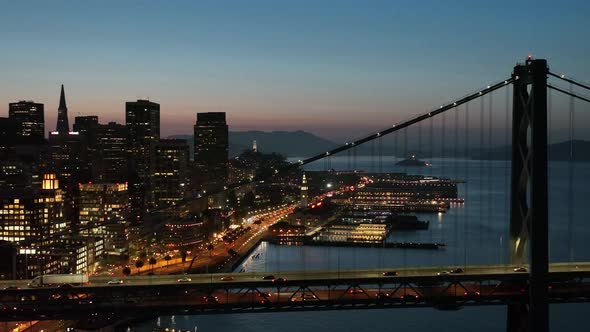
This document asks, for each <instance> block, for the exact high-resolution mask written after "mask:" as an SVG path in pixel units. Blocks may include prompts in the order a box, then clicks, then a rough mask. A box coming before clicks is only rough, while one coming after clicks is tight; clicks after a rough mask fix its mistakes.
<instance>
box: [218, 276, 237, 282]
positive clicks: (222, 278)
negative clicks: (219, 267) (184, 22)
mask: <svg viewBox="0 0 590 332" xmlns="http://www.w3.org/2000/svg"><path fill="white" fill-rule="evenodd" d="M234 279H235V278H234V277H232V276H225V277H221V279H220V280H221V281H232V280H234Z"/></svg>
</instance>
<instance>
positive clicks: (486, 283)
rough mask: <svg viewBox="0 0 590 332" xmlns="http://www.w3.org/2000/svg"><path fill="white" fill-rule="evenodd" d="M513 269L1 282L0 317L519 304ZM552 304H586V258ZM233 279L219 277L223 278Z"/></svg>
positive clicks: (554, 289) (556, 281) (565, 275)
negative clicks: (38, 284) (67, 283)
mask: <svg viewBox="0 0 590 332" xmlns="http://www.w3.org/2000/svg"><path fill="white" fill-rule="evenodd" d="M515 267H516V266H510V265H481V266H467V267H462V269H463V270H464V272H462V273H449V274H445V273H443V274H441V275H438V273H439V272H442V271H450V270H451V269H452V267H419V268H399V269H395V271H396V272H397V275H396V276H384V275H383V272H387V271H392V270H390V269H370V270H346V271H294V272H282V273H280V274H279V273H273V275H274V276H275V277H277V278H278V277H281V278H286V281H284V282H277V281H275V282H273V281H270V280H263V279H262V278H263V277H264V276H266V275H270V274H271V273H260V272H257V273H227V274H197V275H189V276H186V277H189V278H190V279H191V281H190V282H178V279H181V278H184V277H185V276H183V275H162V276H135V277H127V278H122V279H123V280H124V283H123V284H121V285H108V284H107V282H108V281H109V280H111V278H108V277H91V278H90V282H89V284H87V285H83V286H75V287H72V288H66V287H59V288H51V287H48V288H26V283H27V281H1V282H0V287H9V286H13V287H14V286H16V287H23V288H19V289H12V288H13V287H11V289H4V290H2V291H0V320H4V321H6V320H30V319H37V320H43V319H68V318H69V319H72V318H77V317H79V316H81V315H116V313H121V312H125V314H126V315H145V314H146V313H149V312H153V313H157V314H159V315H164V314H178V313H232V312H252V311H253V312H266V311H299V310H327V309H363V308H388V307H392V308H395V307H408V306H414V307H426V306H429V307H436V308H439V309H458V308H460V307H462V306H465V305H493V304H507V303H525V302H526V299H527V296H528V294H527V293H528V290H527V288H528V286H527V283H528V281H527V279H528V274H527V273H526V272H515V271H514V268H515ZM550 271H551V273H550V286H549V287H550V289H549V294H550V301H552V302H586V301H590V262H579V263H553V264H551V265H550ZM227 277H231V278H233V279H232V280H225V281H224V280H222V279H221V278H224V279H228V278H227Z"/></svg>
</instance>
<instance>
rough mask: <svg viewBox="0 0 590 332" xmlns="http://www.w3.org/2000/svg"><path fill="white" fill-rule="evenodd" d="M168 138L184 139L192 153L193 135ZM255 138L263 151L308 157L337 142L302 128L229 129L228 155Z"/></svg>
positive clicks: (233, 154) (329, 147)
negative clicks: (278, 129) (269, 130)
mask: <svg viewBox="0 0 590 332" xmlns="http://www.w3.org/2000/svg"><path fill="white" fill-rule="evenodd" d="M169 137H170V138H176V139H186V140H187V141H188V143H189V146H190V151H191V157H192V155H193V152H192V151H193V143H194V142H193V135H172V136H169ZM254 140H256V144H257V146H258V151H260V152H263V153H271V152H276V153H280V154H282V155H285V156H287V157H301V156H302V157H308V156H312V155H314V154H317V153H319V152H322V151H327V150H330V149H333V148H335V147H337V146H338V144H336V143H334V142H332V141H329V140H327V139H324V138H321V137H318V136H316V135H314V134H312V133H308V132H305V131H302V130H298V131H272V132H266V131H230V132H229V155H230V157H234V156H237V155H238V154H240V153H241V152H242V151H244V150H246V149H251V148H252V141H254Z"/></svg>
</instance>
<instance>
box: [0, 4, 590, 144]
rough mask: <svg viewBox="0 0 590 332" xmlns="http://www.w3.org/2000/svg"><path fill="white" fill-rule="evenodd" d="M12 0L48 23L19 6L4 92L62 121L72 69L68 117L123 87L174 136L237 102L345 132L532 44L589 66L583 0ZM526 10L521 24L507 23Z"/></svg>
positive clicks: (492, 68) (266, 119)
mask: <svg viewBox="0 0 590 332" xmlns="http://www.w3.org/2000/svg"><path fill="white" fill-rule="evenodd" d="M90 6H91V5H90ZM9 7H10V8H7V10H6V11H5V12H6V13H9V12H26V13H27V15H28V17H29V19H30V20H31V22H35V23H36V24H29V25H23V24H19V23H18V22H16V21H15V20H16V19H18V15H16V16H14V17H13V16H9V17H6V18H5V19H4V20H3V23H0V24H1V25H6V27H5V28H3V29H1V31H3V32H0V36H2V37H3V40H5V41H6V45H10V47H9V48H8V47H7V50H6V52H3V53H2V54H1V55H0V60H2V61H1V62H0V63H2V64H1V65H0V70H2V72H3V73H4V77H5V80H4V81H3V83H1V85H0V102H2V103H4V105H7V104H8V103H10V102H15V101H18V100H31V99H32V100H34V101H36V102H38V103H43V104H45V105H46V112H45V113H46V119H45V121H46V123H47V124H50V125H49V126H48V129H50V130H52V129H53V128H52V124H53V123H55V121H56V119H55V117H56V116H57V106H58V99H57V98H58V96H57V93H56V91H57V90H58V89H59V85H60V84H62V83H63V84H64V85H65V87H66V90H68V93H67V94H68V104H69V112H70V117H74V116H79V115H99V116H100V117H101V119H102V121H103V122H109V121H116V122H119V123H122V122H123V119H124V105H123V104H124V102H125V101H129V100H136V99H145V98H148V97H149V99H150V100H152V101H155V102H157V103H159V104H161V105H162V129H163V132H162V136H163V137H165V136H168V135H171V134H186V133H190V132H191V125H190V124H189V123H193V122H194V120H195V114H196V113H197V112H226V113H227V114H228V124H229V125H230V126H231V127H232V128H234V129H235V130H249V129H252V130H267V131H268V130H298V129H303V130H307V131H310V132H313V133H319V132H322V133H323V135H322V136H325V137H326V138H331V139H337V140H341V139H342V138H344V137H355V136H357V135H358V134H362V133H364V132H366V129H365V128H374V129H379V128H381V127H382V124H383V123H393V122H396V121H400V120H402V119H405V118H407V117H409V116H410V115H414V114H419V113H422V112H425V111H428V110H430V109H432V108H433V107H436V105H438V104H440V103H442V102H446V101H447V100H446V97H445V96H449V95H450V96H457V95H462V94H464V93H466V92H469V91H470V90H472V89H473V87H474V86H477V85H479V84H481V82H482V81H483V82H492V81H496V80H500V79H503V78H505V77H499V76H498V73H503V72H506V76H507V75H508V74H509V72H507V70H506V68H511V67H512V66H513V65H514V63H515V62H516V61H522V60H523V59H524V57H525V56H526V55H527V54H532V55H533V56H535V57H542V58H549V59H551V64H550V65H551V66H552V68H554V69H555V70H556V71H559V72H562V71H563V72H576V73H577V75H580V77H587V76H590V68H588V66H587V65H586V64H584V63H583V62H582V61H583V58H584V56H585V55H586V54H589V51H590V50H589V49H588V46H587V45H585V44H584V43H579V41H578V40H577V39H576V37H575V36H574V34H568V33H566V32H567V31H571V30H576V31H578V32H579V33H581V34H582V35H583V34H584V32H585V31H586V32H587V31H588V29H589V28H588V27H587V26H586V25H584V24H583V22H584V20H583V17H582V16H581V15H582V13H583V12H584V8H587V7H588V4H585V3H584V2H582V1H574V2H572V5H571V6H568V7H566V6H562V7H560V8H553V6H551V3H550V2H544V1H541V2H538V1H537V2H535V6H534V7H531V8H529V7H530V3H522V4H511V5H510V6H504V5H503V4H502V3H494V4H486V5H478V6H467V4H466V3H463V2H457V3H454V4H452V5H449V4H437V3H435V2H430V3H421V4H409V3H406V4H405V5H403V6H402V5H399V4H392V3H388V2H381V1H375V2H371V3H370V5H367V4H366V3H364V2H363V3H362V4H361V3H360V2H337V3H336V2H323V3H322V4H312V3H307V2H303V3H300V2H298V3H283V4H281V5H277V4H273V3H271V2H266V1H259V2H254V3H249V4H248V5H245V4H233V6H227V5H224V4H216V3H208V2H200V3H198V4H190V3H185V2H182V3H176V4H175V5H174V6H171V5H165V4H161V3H160V4H149V5H144V6H143V7H141V8H136V7H137V6H132V5H126V4H119V5H117V6H114V7H112V8H111V9H110V10H105V9H102V8H98V7H95V8H88V5H84V6H81V5H78V4H69V3H65V2H62V3H58V4H54V3H52V4H43V3H39V4H38V6H35V7H34V8H32V6H30V7H31V8H28V7H27V5H23V4H10V5H9ZM104 7H105V8H106V7H108V6H104ZM113 8H114V9H113ZM524 8H527V10H526V11H524V10H519V9H524ZM484 11H485V12H486V13H488V14H486V15H483V16H481V15H480V16H478V15H477V14H481V13H482V12H484ZM434 13H436V14H438V15H436V16H435V15H434ZM515 13H519V14H518V17H517V15H516V14H515ZM523 13H524V14H523ZM310 14H312V15H310ZM451 14H453V15H451ZM459 14H461V15H459ZM58 17H59V18H60V19H59V20H56V18H58ZM170 17H175V20H171V19H170ZM447 17H453V19H452V20H449V19H448V18H447ZM549 17H551V18H552V20H551V22H553V23H546V22H547V20H545V18H549ZM189 18H190V19H189ZM475 18H477V20H476V19H475ZM142 19H149V20H148V21H150V24H149V25H145V24H141V23H142ZM516 19H518V20H519V22H522V25H521V27H522V31H521V32H515V31H513V29H512V28H511V27H510V26H507V25H506V24H505V23H504V22H505V21H506V20H516ZM56 21H59V22H58V23H56ZM539 22H543V24H539ZM279 23H280V24H279ZM40 26H43V29H40V28H39V27H40ZM499 40H502V42H501V43H500V44H498V41H499ZM450 45H456V47H452V46H451V47H449V46H450ZM465 45H470V47H469V48H467V50H466V48H465V47H464V46H465ZM555 45H558V46H559V47H555ZM492 46H493V47H492ZM34 50H37V51H39V52H44V50H50V52H45V54H44V56H43V57H41V58H40V57H38V54H37V53H36V52H34ZM569 54H577V55H579V59H576V58H571V57H569V56H567V55H569ZM238 55H239V56H238ZM440 63H445V66H441V65H440ZM23 73H26V75H25V74H23ZM37 77H43V79H37ZM435 82H443V83H435ZM424 91H428V94H424V93H423V92H424ZM359 109H362V110H364V112H363V115H362V116H360V115H356V114H354V112H355V111H358V110H359ZM358 127H364V128H363V129H357V128H358ZM342 131H347V132H348V133H350V134H349V135H343V134H342V133H341V132H342Z"/></svg>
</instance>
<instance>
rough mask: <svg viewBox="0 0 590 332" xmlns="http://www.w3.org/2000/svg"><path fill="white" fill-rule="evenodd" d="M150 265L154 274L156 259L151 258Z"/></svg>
mask: <svg viewBox="0 0 590 332" xmlns="http://www.w3.org/2000/svg"><path fill="white" fill-rule="evenodd" d="M149 263H150V266H151V268H152V274H153V273H154V265H155V264H156V263H157V261H156V258H154V257H150V260H149Z"/></svg>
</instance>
